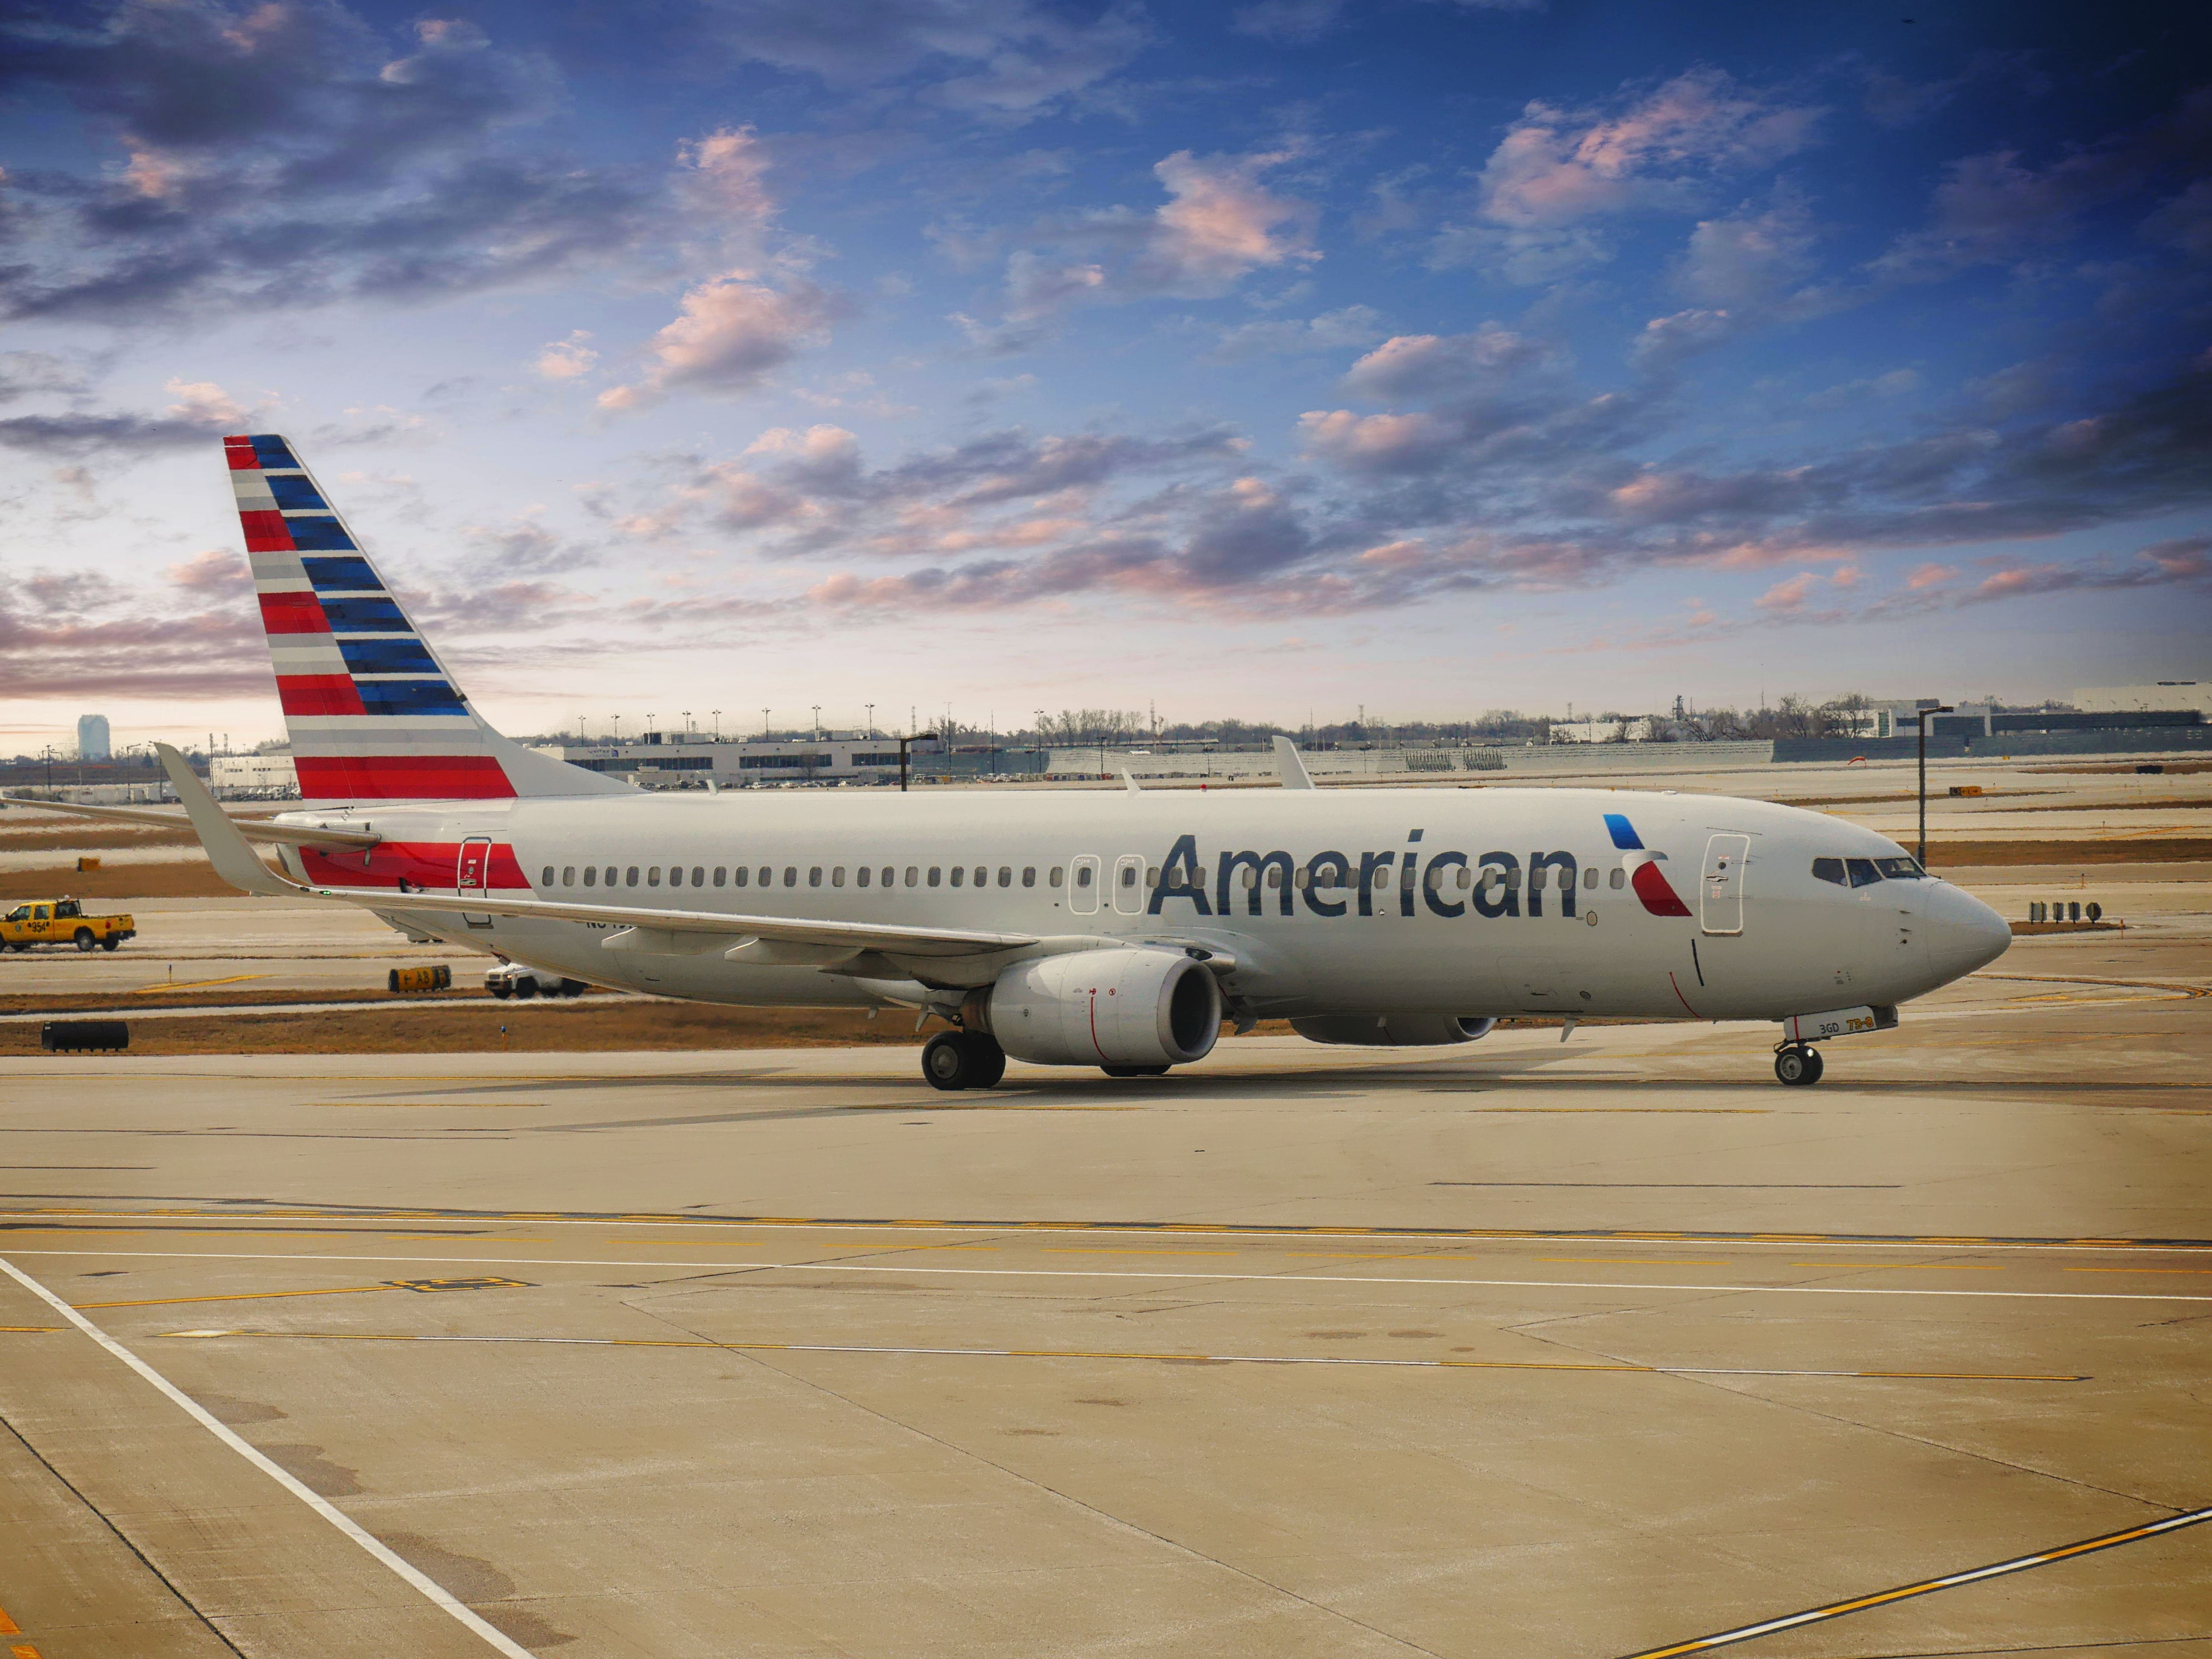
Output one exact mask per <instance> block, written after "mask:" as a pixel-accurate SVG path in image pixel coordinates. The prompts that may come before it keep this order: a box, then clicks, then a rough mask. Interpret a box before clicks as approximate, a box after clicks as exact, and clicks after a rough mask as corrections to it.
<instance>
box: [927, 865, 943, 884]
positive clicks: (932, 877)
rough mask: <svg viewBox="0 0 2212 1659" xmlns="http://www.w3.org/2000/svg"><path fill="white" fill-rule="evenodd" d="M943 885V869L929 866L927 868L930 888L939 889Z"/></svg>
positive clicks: (940, 866)
mask: <svg viewBox="0 0 2212 1659" xmlns="http://www.w3.org/2000/svg"><path fill="white" fill-rule="evenodd" d="M944 883H945V867H944V866H942V865H937V864H933V865H931V866H929V884H930V885H931V886H932V887H939V886H942V885H943V884H944Z"/></svg>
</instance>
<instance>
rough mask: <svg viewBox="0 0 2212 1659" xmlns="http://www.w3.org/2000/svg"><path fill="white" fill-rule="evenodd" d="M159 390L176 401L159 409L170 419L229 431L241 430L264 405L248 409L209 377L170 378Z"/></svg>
mask: <svg viewBox="0 0 2212 1659" xmlns="http://www.w3.org/2000/svg"><path fill="white" fill-rule="evenodd" d="M161 389H162V390H163V391H165V392H167V393H168V394H169V395H170V396H171V397H173V398H175V399H176V400H177V401H176V402H175V403H173V404H170V405H169V406H168V408H167V410H164V411H163V412H164V413H165V414H167V416H169V418H170V419H172V420H175V421H189V422H191V423H192V424H194V425H195V426H200V427H210V426H215V427H222V428H225V429H226V430H227V431H230V432H237V431H240V430H241V429H243V428H245V427H246V426H247V425H248V424H250V423H251V422H252V420H253V418H254V416H256V415H258V413H259V412H260V410H262V409H265V408H266V407H268V405H267V404H265V403H264V404H259V405H257V406H256V407H255V408H253V409H248V408H247V407H246V405H245V404H241V403H240V402H239V401H238V399H237V398H234V397H232V396H231V395H230V394H229V393H228V392H225V391H224V390H223V389H222V387H221V386H217V385H216V383H215V382H214V381H212V380H192V381H185V380H176V379H172V380H170V381H169V382H168V383H167V385H166V386H163V387H162V388H161Z"/></svg>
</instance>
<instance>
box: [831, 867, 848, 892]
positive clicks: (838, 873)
mask: <svg viewBox="0 0 2212 1659" xmlns="http://www.w3.org/2000/svg"><path fill="white" fill-rule="evenodd" d="M829 884H830V885H831V886H832V887H842V886H843V885H844V884H845V866H843V865H842V864H841V865H839V866H837V867H836V868H835V869H834V870H832V871H830V872H829Z"/></svg>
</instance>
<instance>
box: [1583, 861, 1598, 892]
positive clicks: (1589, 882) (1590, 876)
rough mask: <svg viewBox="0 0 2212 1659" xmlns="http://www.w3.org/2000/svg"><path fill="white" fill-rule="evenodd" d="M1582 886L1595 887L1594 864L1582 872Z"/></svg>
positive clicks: (1595, 868)
mask: <svg viewBox="0 0 2212 1659" xmlns="http://www.w3.org/2000/svg"><path fill="white" fill-rule="evenodd" d="M1596 885H1597V866H1595V864H1593V865H1592V866H1590V867H1589V869H1587V870H1585V871H1583V886H1585V887H1595V886H1596Z"/></svg>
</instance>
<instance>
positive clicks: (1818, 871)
mask: <svg viewBox="0 0 2212 1659" xmlns="http://www.w3.org/2000/svg"><path fill="white" fill-rule="evenodd" d="M1813 879H1814V880H1815V881H1832V882H1833V883H1835V884H1836V885H1837V886H1838V887H1841V886H1843V885H1844V880H1845V878H1844V861H1843V860H1841V859H1814V860H1813Z"/></svg>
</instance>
